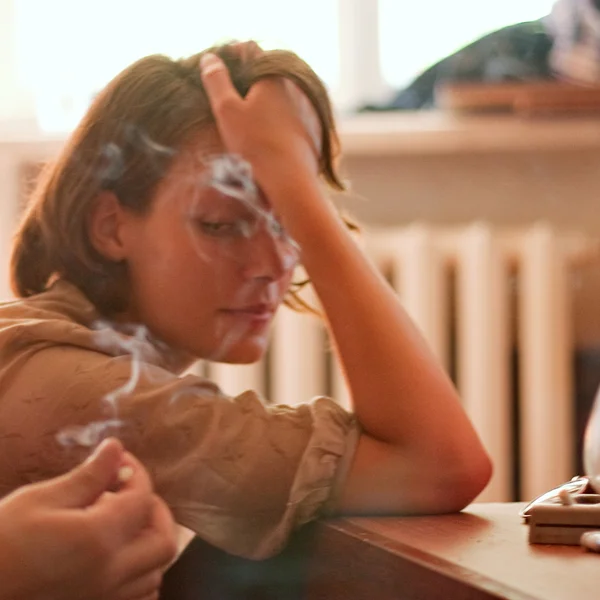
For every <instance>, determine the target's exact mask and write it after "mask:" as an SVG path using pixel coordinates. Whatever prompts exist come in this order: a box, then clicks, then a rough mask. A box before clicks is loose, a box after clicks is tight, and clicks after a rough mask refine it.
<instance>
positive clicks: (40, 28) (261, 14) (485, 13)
mask: <svg viewBox="0 0 600 600" xmlns="http://www.w3.org/2000/svg"><path fill="white" fill-rule="evenodd" d="M0 1H2V0H0ZM5 1H8V2H12V3H13V5H14V9H15V21H16V23H15V31H16V36H15V37H16V44H17V49H16V50H17V52H16V56H17V63H18V64H17V67H18V70H19V73H20V76H21V79H22V82H23V84H24V85H26V86H27V87H28V88H29V89H31V90H33V92H34V95H35V98H36V108H37V110H38V113H39V114H38V118H39V120H40V121H41V124H42V126H43V127H44V128H46V129H54V130H57V129H58V130H65V129H69V128H70V127H72V126H73V124H74V123H75V122H76V121H77V120H78V119H79V117H80V115H81V114H82V113H83V111H84V110H85V108H86V107H87V104H88V102H89V99H90V97H91V96H92V95H93V94H94V93H95V91H97V90H98V89H99V88H101V87H102V86H104V85H105V84H106V83H107V82H108V81H109V80H110V79H111V78H112V77H113V76H114V75H116V74H117V73H118V72H119V71H120V70H121V69H122V68H124V67H125V66H126V65H127V64H129V63H131V62H132V61H134V60H135V59H137V58H140V57H141V56H144V55H147V54H151V53H157V52H158V53H164V54H168V55H171V56H174V57H177V56H185V55H189V54H192V53H195V52H197V51H198V50H200V49H202V48H204V47H206V46H208V45H210V44H212V43H214V42H219V41H225V40H227V39H232V38H235V39H250V38H251V39H256V40H258V41H260V42H261V43H262V44H263V46H264V47H266V48H272V47H283V48H288V49H291V50H293V51H295V52H297V53H298V54H300V55H301V56H302V57H303V58H304V59H305V60H306V61H307V62H308V63H309V64H310V65H311V66H312V67H313V68H314V69H315V70H316V71H317V73H318V74H319V75H320V76H321V77H322V78H323V79H324V81H325V82H326V83H327V84H328V86H329V87H330V89H331V90H332V95H333V98H334V101H336V102H337V104H338V106H340V107H345V108H352V107H354V106H356V105H360V104H362V103H364V101H365V100H367V99H368V100H369V101H377V100H376V99H377V98H378V99H381V100H383V99H384V98H383V96H384V95H385V93H386V91H389V89H390V88H393V89H398V88H400V87H402V86H404V85H406V84H407V83H408V82H409V81H410V80H411V79H412V78H414V77H415V76H416V75H417V74H419V73H420V72H421V71H422V70H424V69H425V68H427V67H428V66H430V65H431V64H433V63H435V62H437V61H438V60H440V59H441V58H443V57H444V56H447V55H448V54H450V53H452V52H454V51H456V50H457V49H458V48H460V47H461V46H464V45H465V44H467V43H469V42H470V41H472V40H474V39H476V38H478V37H480V36H482V35H483V34H485V33H488V32H490V31H492V30H495V29H498V28H500V27H503V26H505V25H509V24H513V23H517V22H520V21H523V20H531V19H539V18H541V17H543V16H545V15H546V14H548V13H549V12H550V9H551V7H552V4H553V0H503V1H502V2H497V3H489V2H480V1H479V0H453V1H452V2H448V1H447V0H421V1H420V2H409V1H408V0H302V1H300V0H297V1H293V0H210V1H208V0H163V1H158V0H157V1H155V2H148V0H103V1H102V2H98V3H97V2H91V0H5ZM377 11H379V18H377Z"/></svg>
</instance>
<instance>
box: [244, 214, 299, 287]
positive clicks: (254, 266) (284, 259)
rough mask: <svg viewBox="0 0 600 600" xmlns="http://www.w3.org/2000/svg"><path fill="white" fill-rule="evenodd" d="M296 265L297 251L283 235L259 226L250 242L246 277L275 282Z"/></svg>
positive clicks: (263, 225)
mask: <svg viewBox="0 0 600 600" xmlns="http://www.w3.org/2000/svg"><path fill="white" fill-rule="evenodd" d="M297 264H298V250H297V248H296V246H295V245H294V243H293V242H292V241H291V240H290V239H289V238H288V237H287V236H285V234H282V233H281V232H279V231H274V230H273V228H272V227H270V226H269V224H268V223H264V224H261V226H260V227H259V228H258V231H257V232H256V233H255V235H254V236H252V239H251V240H250V247H249V249H248V256H247V260H246V269H245V274H246V277H248V278H251V279H269V280H271V281H277V280H278V279H280V278H281V277H283V276H284V275H286V274H287V273H289V272H290V271H292V270H293V269H294V267H295V266H296V265H297Z"/></svg>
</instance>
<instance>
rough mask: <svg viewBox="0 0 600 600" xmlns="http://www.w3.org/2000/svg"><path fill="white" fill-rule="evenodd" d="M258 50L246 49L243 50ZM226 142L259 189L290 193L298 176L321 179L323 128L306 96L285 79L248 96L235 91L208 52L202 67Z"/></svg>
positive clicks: (262, 83) (255, 88) (259, 86)
mask: <svg viewBox="0 0 600 600" xmlns="http://www.w3.org/2000/svg"><path fill="white" fill-rule="evenodd" d="M242 51H243V52H245V53H246V54H249V53H250V55H251V56H255V55H256V54H255V53H256V52H257V50H256V49H254V48H251V47H249V48H246V47H245V46H244V45H242V48H241V49H240V52H242ZM200 69H201V75H202V81H203V83H204V87H205V89H206V92H207V94H208V97H209V100H210V103H211V107H212V110H213V113H214V115H215V119H216V121H217V127H218V130H219V133H220V135H221V138H222V140H223V143H224V144H225V147H226V148H227V150H228V151H229V152H231V153H234V154H238V155H240V156H241V157H242V158H244V159H245V160H247V161H248V162H249V163H250V164H251V166H252V168H253V171H254V176H255V179H256V181H257V183H258V185H259V186H260V187H261V188H262V189H264V190H265V191H266V192H267V195H269V190H270V189H271V190H274V191H278V190H285V189H287V188H289V187H290V186H291V185H293V182H294V180H297V178H299V177H313V178H314V177H316V176H317V174H318V168H319V157H320V153H321V128H320V124H319V121H318V118H317V116H316V113H315V111H314V109H313V107H312V105H311V103H310V101H309V100H308V98H307V97H306V95H305V94H304V93H303V92H302V91H301V90H300V89H299V88H298V87H297V86H296V85H295V84H294V83H293V82H292V81H289V80H286V79H282V78H269V79H263V80H261V81H259V82H257V83H255V84H254V85H253V86H252V87H251V88H250V90H249V92H248V94H247V95H246V97H245V98H242V97H241V96H240V95H239V93H238V92H237V90H236V89H235V87H234V85H233V83H232V82H231V78H230V76H229V71H228V70H227V67H226V65H225V63H224V62H223V61H222V60H221V59H220V58H219V57H217V56H216V55H214V54H206V55H204V56H203V57H202V59H201V63H200Z"/></svg>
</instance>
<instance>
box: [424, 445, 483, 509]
mask: <svg viewBox="0 0 600 600" xmlns="http://www.w3.org/2000/svg"><path fill="white" fill-rule="evenodd" d="M492 471H493V466H492V461H491V460H490V458H489V456H488V454H487V452H485V450H483V449H482V450H481V451H480V452H477V453H473V455H470V456H468V457H466V458H465V457H463V458H462V459H459V460H456V459H455V460H454V461H453V465H452V468H449V469H448V470H447V476H445V477H442V478H441V480H440V481H439V486H436V488H437V493H436V496H437V500H436V503H437V504H438V505H439V512H448V513H450V512H458V511H460V510H462V509H463V508H465V507H466V506H467V505H469V504H471V502H473V500H475V498H477V496H479V494H480V493H481V492H482V491H483V490H484V489H485V487H486V486H487V484H488V483H489V481H490V478H491V476H492Z"/></svg>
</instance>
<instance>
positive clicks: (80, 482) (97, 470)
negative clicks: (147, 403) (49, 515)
mask: <svg viewBox="0 0 600 600" xmlns="http://www.w3.org/2000/svg"><path fill="white" fill-rule="evenodd" d="M123 455H124V450H123V446H122V445H121V442H119V441H118V440H116V439H107V440H104V441H103V442H102V443H101V444H100V445H99V446H98V447H97V448H96V450H95V451H94V452H93V453H92V454H91V455H90V456H89V458H88V459H87V460H86V461H85V462H83V463H82V464H80V465H79V466H78V467H75V468H74V469H73V470H72V471H69V472H68V473H66V474H65V475H62V476H61V477H57V478H56V479H52V480H51V481H48V482H46V484H45V487H46V490H45V493H46V494H47V495H48V496H49V497H51V498H52V499H53V501H54V502H55V503H56V504H57V505H58V506H60V507H61V508H85V507H87V506H90V505H91V504H93V503H94V502H95V501H96V500H97V499H98V498H99V497H100V496H101V495H102V494H103V493H104V492H106V491H108V490H110V489H111V488H113V487H114V485H115V483H116V481H117V477H118V471H119V468H120V467H121V466H122V464H123Z"/></svg>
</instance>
